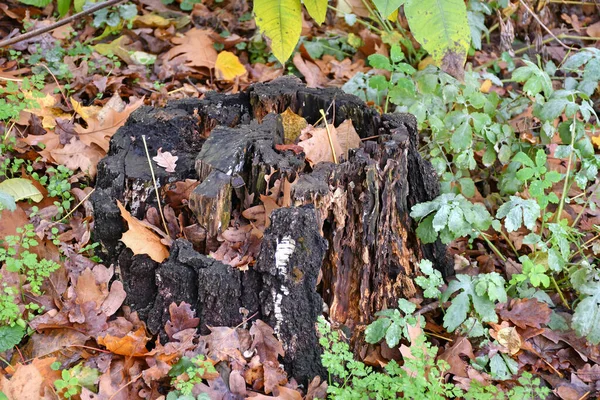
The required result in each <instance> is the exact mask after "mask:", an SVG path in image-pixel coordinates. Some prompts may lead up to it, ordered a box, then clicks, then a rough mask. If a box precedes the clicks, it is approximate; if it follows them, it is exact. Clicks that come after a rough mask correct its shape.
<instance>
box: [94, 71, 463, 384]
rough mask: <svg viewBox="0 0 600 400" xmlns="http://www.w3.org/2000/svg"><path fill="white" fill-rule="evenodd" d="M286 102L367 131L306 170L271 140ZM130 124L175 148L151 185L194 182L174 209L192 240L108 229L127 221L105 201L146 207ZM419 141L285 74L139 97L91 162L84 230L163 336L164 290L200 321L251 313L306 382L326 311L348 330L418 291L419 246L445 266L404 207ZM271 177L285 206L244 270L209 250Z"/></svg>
mask: <svg viewBox="0 0 600 400" xmlns="http://www.w3.org/2000/svg"><path fill="white" fill-rule="evenodd" d="M288 107H289V108H290V109H291V110H292V111H293V112H295V113H297V114H298V115H301V116H303V117H304V118H305V119H306V120H307V121H308V122H309V123H315V122H316V121H317V120H318V119H319V118H320V116H321V114H320V110H328V118H329V120H330V121H331V120H332V119H333V124H334V125H335V126H337V125H339V124H340V123H342V122H343V121H344V120H346V119H351V120H352V122H353V125H354V127H355V129H356V131H357V132H358V134H359V135H360V136H361V137H362V138H370V137H375V138H374V139H370V140H365V141H363V145H362V146H361V148H359V149H355V150H351V151H350V152H349V156H348V159H347V160H343V161H342V162H341V163H339V164H333V163H321V164H317V165H316V166H315V167H314V169H311V168H310V167H308V164H307V163H306V162H305V160H304V155H303V154H299V155H298V154H295V153H294V152H292V151H284V152H280V151H277V150H276V149H275V146H276V145H277V144H281V143H283V128H282V123H281V117H280V116H279V115H278V114H280V113H282V112H283V111H285V110H286V109H287V108H288ZM142 135H145V136H146V140H147V144H148V150H149V152H150V154H156V152H157V150H158V149H159V148H162V149H163V151H170V152H171V153H172V154H173V155H176V156H178V157H179V159H178V162H177V167H176V170H175V172H174V173H167V172H165V170H164V169H162V168H158V167H157V166H156V165H154V170H155V173H156V177H157V181H158V184H159V186H160V187H161V188H162V189H163V192H162V193H163V194H164V193H165V190H166V189H168V187H169V185H171V184H173V182H178V181H183V180H185V179H198V180H199V181H200V184H199V185H198V186H197V187H196V188H195V189H194V191H193V192H192V194H191V195H190V198H189V208H186V207H183V208H181V209H180V210H179V211H178V212H179V213H180V214H181V216H180V218H179V219H180V220H184V219H186V218H187V220H188V221H189V223H190V224H191V223H195V225H194V226H196V227H197V228H198V229H196V230H195V234H194V235H193V236H194V237H193V239H192V238H190V240H186V239H184V238H176V237H175V236H176V234H175V233H174V232H172V235H173V238H174V239H176V240H175V241H174V242H173V245H172V247H171V252H170V257H169V258H168V259H167V260H165V261H164V262H162V263H157V262H154V261H153V260H152V259H150V258H149V257H148V256H146V255H133V254H132V251H131V250H129V249H127V248H126V247H125V246H124V245H123V243H121V242H120V241H119V239H120V238H121V234H122V233H123V232H124V231H125V230H126V227H125V224H124V223H123V220H122V218H121V216H120V213H119V210H118V208H117V205H116V200H117V199H118V200H120V201H121V202H122V203H123V204H124V205H125V206H126V207H127V208H128V209H129V210H130V211H131V213H132V215H134V216H135V217H137V218H139V219H143V218H144V216H145V215H146V213H147V212H148V210H149V209H150V208H151V207H156V205H157V204H156V198H155V192H154V187H153V184H152V179H151V175H150V170H149V167H148V164H147V159H146V155H145V150H144V147H143V144H142V140H141V136H142ZM417 144H418V133H417V130H416V121H415V119H414V117H413V116H412V115H409V114H385V115H380V114H379V113H377V112H376V111H375V110H373V109H371V108H368V107H367V106H366V105H365V104H364V103H363V102H362V101H361V100H360V99H358V98H357V97H355V96H351V95H348V94H345V93H343V92H342V91H340V90H338V89H311V88H306V87H304V86H303V85H302V84H301V83H300V81H299V80H297V79H296V78H293V77H285V78H280V79H277V80H275V81H273V82H271V83H268V84H256V85H254V86H252V87H251V88H250V89H249V90H248V91H246V92H244V93H239V94H236V95H222V94H215V93H210V94H208V95H207V96H206V97H205V98H204V99H202V100H197V99H187V100H180V101H173V102H170V103H169V104H168V105H167V106H166V107H165V108H152V107H142V108H140V109H139V110H137V111H136V112H134V113H133V114H132V115H131V117H130V118H129V120H128V121H127V123H126V125H125V126H123V127H122V128H120V129H119V131H118V132H117V133H116V134H115V136H114V137H113V138H112V140H111V145H110V151H109V154H108V156H107V157H106V158H104V159H103V160H102V161H101V162H100V164H99V167H98V180H97V185H96V191H95V193H94V195H93V197H92V202H93V205H94V210H95V227H94V236H95V240H96V241H98V242H100V243H101V245H102V252H103V256H104V257H103V258H104V260H105V262H107V263H109V264H115V266H116V267H117V271H118V272H119V274H120V279H122V281H123V283H124V286H125V289H126V291H127V293H128V297H127V300H126V302H127V303H128V304H129V305H131V306H132V308H133V309H134V310H136V311H138V313H139V314H140V316H141V317H142V318H143V319H145V320H146V322H147V325H148V328H149V329H150V331H151V332H153V333H157V334H162V335H164V331H162V330H163V327H164V324H165V322H166V321H167V320H168V307H169V304H171V303H172V302H176V303H180V302H182V301H185V302H187V303H189V304H191V305H192V307H193V308H195V310H196V313H197V315H198V317H199V318H200V320H201V331H202V332H203V333H207V332H208V328H207V327H208V326H236V325H238V324H241V323H243V322H244V321H246V319H247V318H248V317H255V318H259V319H262V320H263V321H265V322H267V323H268V324H270V325H271V326H272V327H273V328H275V331H276V332H277V334H278V336H279V338H280V340H281V341H282V342H283V345H284V349H285V351H286V355H285V358H284V365H285V366H286V369H287V370H288V372H289V373H291V375H292V376H294V377H296V378H297V379H299V380H300V381H303V382H306V381H307V380H308V379H310V378H312V377H313V376H315V375H322V373H323V369H322V367H321V365H320V358H319V355H320V350H319V346H318V342H317V336H316V333H315V329H314V325H315V321H316V319H317V317H318V316H319V315H321V314H322V313H323V312H324V311H325V312H328V313H329V318H330V319H331V320H332V321H334V322H336V323H338V324H340V325H344V326H346V327H348V328H349V330H350V332H358V331H359V330H360V329H357V328H361V327H364V325H366V324H368V323H370V322H372V321H373V319H374V314H375V312H377V311H378V310H381V309H385V308H392V307H395V306H396V304H397V300H398V299H400V298H411V297H413V296H414V295H415V294H416V289H415V286H414V283H413V278H414V277H415V275H416V264H417V263H418V262H419V261H420V260H421V259H422V258H427V259H430V260H432V261H433V262H434V265H436V267H437V268H438V269H439V270H440V271H442V273H443V274H444V275H445V276H447V275H449V274H450V273H451V268H452V267H451V264H450V263H449V260H448V259H447V257H446V251H445V247H444V246H443V245H441V244H440V243H435V244H429V245H423V244H421V243H420V242H419V240H418V238H417V237H416V234H415V228H416V224H415V222H414V221H412V220H411V218H410V217H409V211H410V208H411V207H412V206H413V205H414V204H416V203H419V202H423V201H428V200H431V199H433V198H434V197H435V196H436V195H437V194H438V181H437V177H436V176H435V173H434V172H433V169H432V168H431V165H430V164H429V163H428V162H427V161H424V160H423V159H422V158H421V157H420V155H419V154H418V151H417ZM265 177H267V179H265ZM276 179H279V180H280V181H284V180H285V181H286V182H294V185H293V186H292V189H291V201H292V204H293V206H292V207H286V208H280V209H277V210H274V211H273V212H272V214H271V217H270V222H271V224H270V226H269V227H268V228H267V229H266V230H265V232H264V236H263V237H262V240H261V242H260V243H259V244H256V243H255V245H257V246H260V247H259V248H260V251H259V254H258V256H257V257H256V261H255V263H254V264H253V265H252V266H251V267H250V268H249V269H247V270H245V271H242V270H240V269H237V268H233V267H230V266H228V265H225V264H223V263H222V262H220V261H217V260H215V259H214V258H210V257H207V256H206V255H205V254H208V253H209V251H214V250H216V249H217V247H218V245H219V240H220V236H219V235H221V234H222V233H223V231H224V230H225V229H227V227H228V226H229V225H230V223H232V221H234V222H235V219H239V218H241V217H240V211H241V208H242V207H243V206H244V204H246V205H248V204H247V203H248V199H253V200H250V202H251V203H253V204H257V203H258V199H259V198H260V195H261V194H265V191H266V190H267V187H268V186H269V183H272V182H274V181H275V180H276ZM161 202H162V203H163V204H164V203H165V199H164V198H163V199H161ZM190 210H193V212H194V214H192V213H191V212H190ZM180 236H181V235H180ZM188 238H189V236H188ZM323 302H324V303H325V307H324V304H323Z"/></svg>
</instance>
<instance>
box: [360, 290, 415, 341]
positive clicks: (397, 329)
mask: <svg viewBox="0 0 600 400" xmlns="http://www.w3.org/2000/svg"><path fill="white" fill-rule="evenodd" d="M416 307H417V306H416V305H414V304H413V303H411V302H410V301H408V300H405V299H400V300H398V309H393V310H381V311H378V312H377V314H376V315H377V316H378V317H379V319H377V320H376V321H374V322H373V323H372V324H370V325H369V326H368V327H367V329H366V330H365V340H366V341H367V342H368V343H378V342H379V341H381V339H383V338H385V341H386V343H387V344H388V346H390V348H393V347H396V346H397V345H398V343H400V340H402V338H404V339H408V340H410V336H409V333H408V327H409V326H417V324H419V326H425V318H423V316H422V315H420V316H418V317H415V316H413V315H412V314H413V313H414V312H415V309H416Z"/></svg>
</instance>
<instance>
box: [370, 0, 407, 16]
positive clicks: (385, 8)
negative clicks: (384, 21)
mask: <svg viewBox="0 0 600 400" xmlns="http://www.w3.org/2000/svg"><path fill="white" fill-rule="evenodd" d="M405 1H406V0H373V3H374V4H375V7H377V11H379V13H380V14H381V15H382V16H383V17H384V18H387V17H389V16H390V15H391V14H392V13H393V12H394V11H396V10H397V9H398V8H400V6H401V5H402V4H404V3H405Z"/></svg>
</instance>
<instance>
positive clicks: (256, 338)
mask: <svg viewBox="0 0 600 400" xmlns="http://www.w3.org/2000/svg"><path fill="white" fill-rule="evenodd" d="M250 335H252V338H253V340H252V348H253V349H256V352H257V354H258V355H259V356H260V360H261V361H262V362H263V363H264V362H266V361H273V362H278V361H277V359H278V356H282V357H283V356H284V355H285V352H284V351H283V346H282V344H281V342H279V340H277V338H276V337H275V335H274V331H273V328H271V327H270V326H269V325H267V324H265V323H264V322H263V321H261V320H259V319H258V320H256V322H255V323H254V324H253V325H252V327H251V328H250Z"/></svg>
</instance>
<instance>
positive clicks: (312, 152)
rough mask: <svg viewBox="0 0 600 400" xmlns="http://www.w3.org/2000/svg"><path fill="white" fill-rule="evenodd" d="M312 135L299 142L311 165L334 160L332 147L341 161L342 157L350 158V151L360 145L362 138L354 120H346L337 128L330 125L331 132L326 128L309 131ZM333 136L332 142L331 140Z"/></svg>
mask: <svg viewBox="0 0 600 400" xmlns="http://www.w3.org/2000/svg"><path fill="white" fill-rule="evenodd" d="M307 133H310V134H311V135H312V137H311V138H309V139H305V140H302V141H301V142H299V143H298V145H299V146H300V147H302V148H303V149H304V153H305V154H306V160H307V161H308V162H309V163H310V165H311V167H312V166H314V165H315V164H318V163H320V162H333V161H334V159H333V154H332V152H331V147H332V144H333V148H334V150H335V155H336V159H337V161H338V162H339V161H340V159H341V158H342V157H344V158H348V151H349V150H350V149H353V148H357V147H359V146H360V143H361V140H360V137H359V136H358V133H356V130H355V129H354V126H353V125H352V121H350V120H346V121H344V122H342V123H341V124H340V125H339V126H338V127H337V128H334V127H333V126H332V125H330V126H329V133H328V132H327V129H326V128H316V129H313V130H312V131H307ZM330 137H331V143H330V141H329V139H330Z"/></svg>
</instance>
